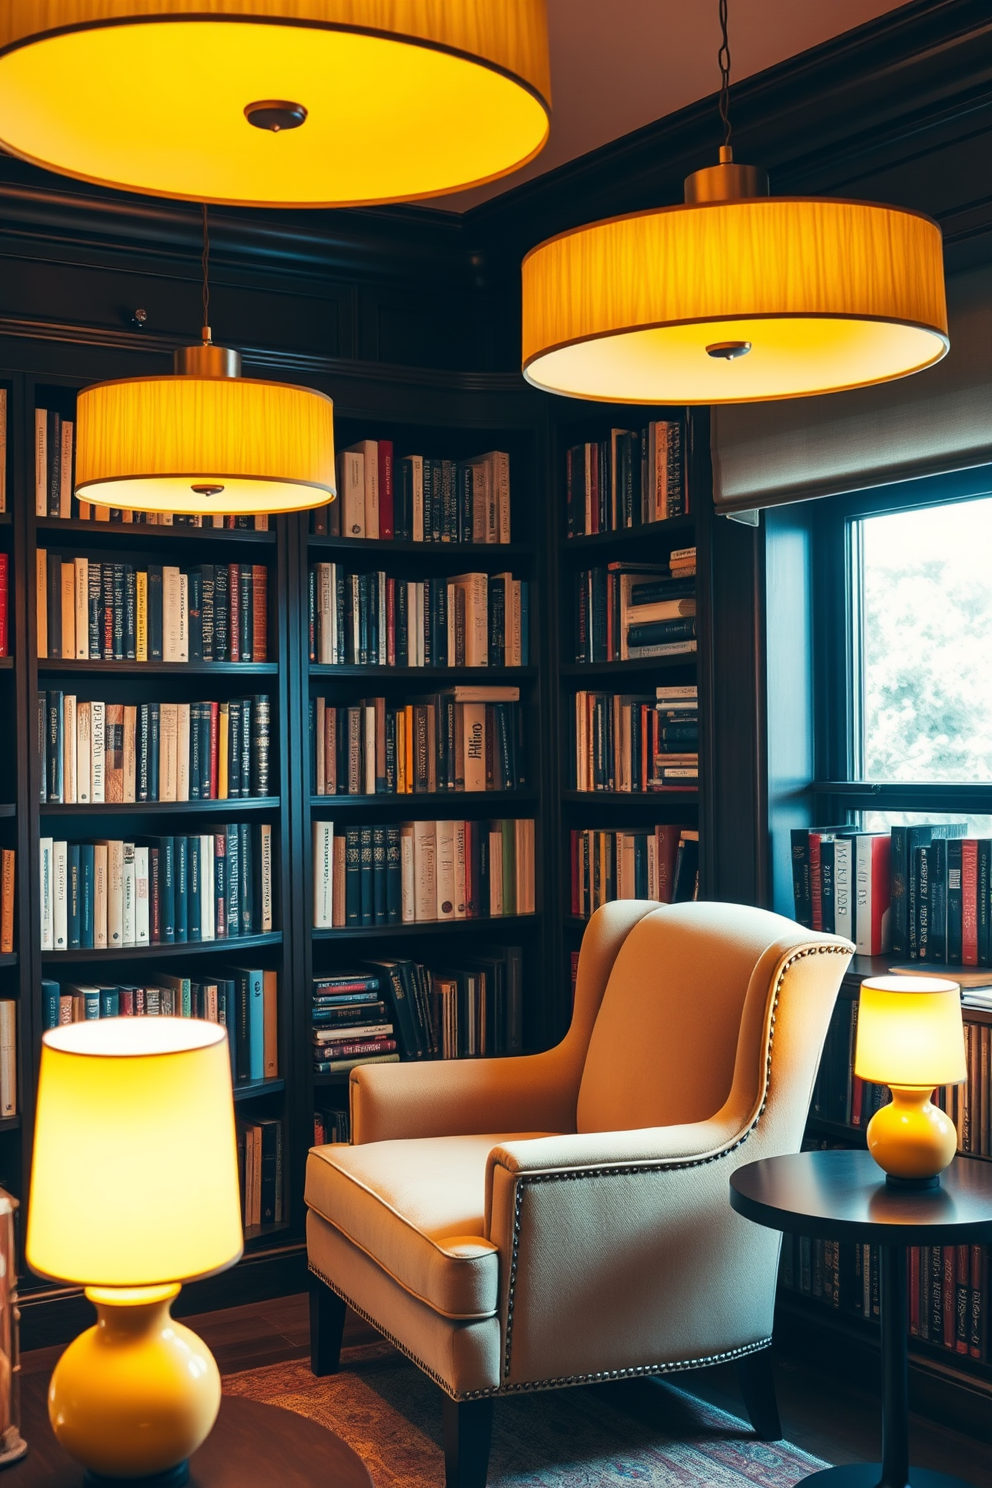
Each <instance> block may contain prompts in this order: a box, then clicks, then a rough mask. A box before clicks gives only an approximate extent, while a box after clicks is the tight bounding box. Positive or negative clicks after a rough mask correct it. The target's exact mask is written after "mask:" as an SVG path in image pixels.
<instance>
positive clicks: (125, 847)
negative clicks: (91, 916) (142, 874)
mask: <svg viewBox="0 0 992 1488" xmlns="http://www.w3.org/2000/svg"><path fill="white" fill-rule="evenodd" d="M121 848H122V852H121V945H123V946H133V945H137V943H138V940H137V930H136V927H135V895H136V888H137V885H136V881H135V869H134V843H133V842H124V843H122V844H121Z"/></svg>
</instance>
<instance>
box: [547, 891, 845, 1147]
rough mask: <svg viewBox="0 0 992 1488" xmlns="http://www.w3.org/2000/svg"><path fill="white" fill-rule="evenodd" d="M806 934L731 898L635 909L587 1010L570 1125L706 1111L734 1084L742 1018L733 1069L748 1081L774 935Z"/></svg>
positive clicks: (616, 1126)
mask: <svg viewBox="0 0 992 1488" xmlns="http://www.w3.org/2000/svg"><path fill="white" fill-rule="evenodd" d="M807 936H808V937H810V938H811V939H814V940H819V939H820V938H821V937H819V936H816V935H811V932H808V931H802V930H800V928H799V926H797V925H795V924H793V923H792V922H791V921H790V920H786V919H784V918H782V916H780V915H775V914H770V913H769V912H768V911H767V910H762V909H754V908H751V907H750V906H747V905H740V904H721V903H709V902H706V903H703V902H700V903H692V904H676V905H664V906H662V907H660V908H659V909H657V910H655V911H654V912H652V913H649V914H646V915H645V916H644V918H643V919H640V920H639V921H638V922H637V923H636V924H635V925H634V926H633V928H632V929H631V930H630V932H629V934H628V935H627V937H626V939H625V940H624V942H623V945H622V946H621V947H620V950H619V952H618V954H617V957H616V960H615V962H614V964H613V969H612V972H611V973H610V977H609V981H608V982H607V985H606V990H605V992H604V994H603V999H602V1002H601V1004H600V1007H599V1011H598V1014H597V1016H596V1021H595V1025H594V1027H593V1030H592V1034H591V1037H590V1039H589V1046H588V1050H587V1053H586V1058H585V1064H584V1068H583V1072H582V1079H581V1083H580V1087H579V1097H578V1105H577V1111H576V1129H577V1130H578V1131H580V1132H583V1131H586V1132H590V1131H623V1130H632V1129H636V1128H640V1127H650V1126H673V1125H679V1124H681V1123H683V1122H694V1121H705V1120H707V1119H708V1118H709V1117H711V1116H714V1115H715V1114H716V1113H717V1112H718V1111H719V1110H720V1109H721V1107H722V1106H723V1105H724V1104H725V1102H726V1100H727V1098H728V1096H729V1095H730V1091H731V1087H732V1085H733V1083H734V1074H735V1066H736V1065H738V1051H739V1046H740V1045H741V1040H742V1028H743V1037H744V1038H745V1040H746V1041H747V1042H748V1044H751V1043H753V1045H754V1049H753V1060H750V1061H749V1059H748V1058H747V1057H745V1058H744V1059H743V1061H742V1065H743V1070H744V1072H745V1078H747V1077H748V1072H749V1071H750V1067H751V1064H753V1079H754V1086H755V1090H757V1088H758V1082H759V1080H760V1077H761V1074H762V1071H761V1069H760V1068H759V1065H760V1060H761V1059H762V1058H763V1057H764V1044H763V1042H762V1039H761V1037H760V1031H761V1030H760V1020H761V1017H762V1014H763V1011H764V1007H765V1004H766V1002H767V997H768V992H769V986H770V981H771V978H772V976H773V974H774V971H775V968H776V967H777V966H778V964H779V961H780V959H781V954H782V948H783V946H786V947H788V946H790V945H791V944H794V943H795V942H796V940H797V937H807ZM749 992H750V997H749ZM759 1004H760V1011H759V1008H758V1005H759ZM746 1005H750V1007H751V1012H750V1013H749V1016H748V1017H747V1018H746V1019H744V1012H745V1006H746ZM755 1014H757V1016H754V1015H755ZM749 1052H750V1051H749V1050H745V1049H743V1048H742V1047H741V1048H740V1053H741V1054H742V1055H744V1056H747V1055H748V1053H749ZM740 1078H741V1073H740V1070H739V1071H738V1079H740Z"/></svg>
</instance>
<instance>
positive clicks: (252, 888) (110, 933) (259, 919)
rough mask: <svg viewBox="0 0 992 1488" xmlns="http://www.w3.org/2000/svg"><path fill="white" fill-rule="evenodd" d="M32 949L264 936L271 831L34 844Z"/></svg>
mask: <svg viewBox="0 0 992 1488" xmlns="http://www.w3.org/2000/svg"><path fill="white" fill-rule="evenodd" d="M40 870H41V886H40V887H41V926H40V929H41V949H42V950H43V951H67V952H72V951H76V950H84V951H85V950H97V949H100V948H101V947H104V946H105V947H106V948H107V950H108V951H118V950H125V949H127V948H129V947H133V946H147V945H173V944H184V943H186V942H194V941H207V940H226V939H232V938H235V937H240V936H246V935H264V934H267V933H268V932H269V931H271V930H272V929H273V928H274V922H273V872H272V828H271V826H269V825H267V824H263V825H258V824H255V825H253V824H251V823H248V822H232V823H228V824H227V825H225V826H221V827H218V828H216V829H215V830H214V831H213V832H208V833H206V834H202V835H197V836H170V837H146V838H143V839H142V840H140V841H131V842H124V841H120V840H117V839H107V838H103V839H101V840H100V841H98V842H66V841H60V840H58V839H53V838H52V837H42V839H41V858H40Z"/></svg>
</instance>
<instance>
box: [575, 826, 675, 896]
mask: <svg viewBox="0 0 992 1488" xmlns="http://www.w3.org/2000/svg"><path fill="white" fill-rule="evenodd" d="M569 864H570V869H571V875H570V876H571V885H572V898H571V911H572V914H573V915H581V916H582V917H583V918H584V919H585V918H588V916H589V915H591V914H592V913H593V911H594V910H597V909H599V908H600V907H601V906H602V905H604V904H609V903H611V902H612V901H613V900H614V899H656V900H657V901H658V902H659V903H660V904H677V903H680V902H681V901H682V900H686V899H696V898H698V897H699V833H698V832H697V831H695V829H693V828H691V827H679V826H673V825H672V824H670V823H665V824H664V825H659V826H656V827H654V828H653V829H650V830H648V829H640V830H639V829H636V828H635V829H634V830H633V831H626V830H619V831H614V830H601V829H598V828H579V829H577V830H573V831H571V832H570V833H569Z"/></svg>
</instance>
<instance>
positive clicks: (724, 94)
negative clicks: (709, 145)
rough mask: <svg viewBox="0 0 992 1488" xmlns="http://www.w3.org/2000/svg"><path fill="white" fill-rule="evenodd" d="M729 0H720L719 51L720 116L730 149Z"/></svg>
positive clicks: (727, 147)
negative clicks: (720, 34) (720, 35)
mask: <svg viewBox="0 0 992 1488" xmlns="http://www.w3.org/2000/svg"><path fill="white" fill-rule="evenodd" d="M727 4H728V0H720V30H721V33H722V40H721V42H720V50H719V52H718V53H717V62H718V63H719V66H720V118H721V119H722V120H723V148H724V149H725V150H729V149H730V38H729V36H728V34H727Z"/></svg>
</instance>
